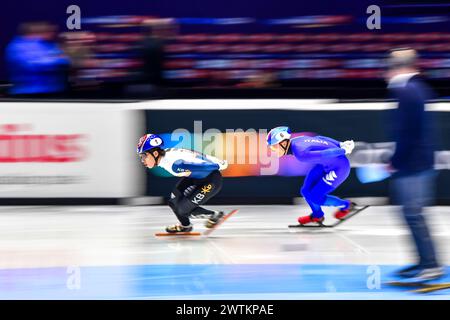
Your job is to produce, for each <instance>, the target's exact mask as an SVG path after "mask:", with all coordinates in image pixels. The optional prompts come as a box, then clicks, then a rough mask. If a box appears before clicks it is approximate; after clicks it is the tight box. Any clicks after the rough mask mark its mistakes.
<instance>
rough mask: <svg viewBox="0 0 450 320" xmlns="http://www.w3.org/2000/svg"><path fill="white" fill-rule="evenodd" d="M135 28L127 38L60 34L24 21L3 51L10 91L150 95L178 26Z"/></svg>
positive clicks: (156, 23) (153, 23) (164, 22)
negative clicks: (168, 43) (139, 92)
mask: <svg viewBox="0 0 450 320" xmlns="http://www.w3.org/2000/svg"><path fill="white" fill-rule="evenodd" d="M133 26H134V27H136V24H134V25H133ZM138 28H139V32H138V33H133V37H132V39H126V37H127V34H120V33H113V36H111V34H109V35H107V34H102V33H94V32H92V31H69V32H58V29H57V27H56V26H55V25H53V24H51V23H48V22H27V23H23V24H21V25H20V26H19V28H18V33H17V35H16V36H15V37H14V38H13V39H12V40H11V41H10V43H9V44H8V45H7V47H6V50H5V58H6V65H7V68H8V70H7V71H8V75H9V82H10V85H11V86H10V88H9V90H8V91H9V92H8V93H9V94H10V95H11V96H15V97H30V98H37V97H49V98H60V97H61V98H62V97H64V98H65V97H69V98H70V97H83V96H85V97H92V96H94V97H95V96H100V97H101V96H102V94H104V95H105V96H108V97H114V96H117V95H122V94H123V93H124V92H125V91H127V90H131V91H133V90H134V91H136V90H137V91H142V92H145V93H151V91H152V90H156V89H157V88H158V87H161V86H163V85H164V77H163V65H164V46H165V43H166V41H169V40H170V38H171V37H173V35H174V34H176V25H175V24H174V23H173V21H172V20H171V19H145V20H142V21H140V22H139V25H138ZM136 35H137V36H136ZM101 37H103V38H106V37H109V39H108V40H109V41H104V40H105V39H99V38H101ZM111 38H114V39H111ZM130 38H131V37H130ZM117 39H120V40H121V41H120V42H118V41H114V40H117ZM124 40H125V41H124ZM130 49H131V50H130ZM125 51H126V53H125Z"/></svg>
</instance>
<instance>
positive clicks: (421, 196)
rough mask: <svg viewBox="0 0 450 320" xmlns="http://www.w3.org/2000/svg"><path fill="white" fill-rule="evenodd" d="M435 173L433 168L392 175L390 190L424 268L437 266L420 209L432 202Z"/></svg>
mask: <svg viewBox="0 0 450 320" xmlns="http://www.w3.org/2000/svg"><path fill="white" fill-rule="evenodd" d="M435 179H436V174H435V172H434V171H433V170H429V171H423V172H419V173H414V174H408V175H402V176H399V177H394V179H392V182H391V187H392V192H393V194H392V195H393V196H394V197H395V198H394V199H395V200H396V203H397V204H400V205H401V206H402V213H403V217H404V219H405V221H406V223H407V224H408V227H409V229H410V231H411V235H412V238H413V240H414V244H415V246H416V249H417V253H418V255H419V261H418V264H419V265H420V266H422V267H424V268H433V267H437V266H438V261H437V259H436V251H435V248H434V244H433V240H432V238H431V235H430V232H429V230H428V227H427V223H426V221H425V218H424V216H423V213H422V210H423V207H424V206H427V205H430V204H432V200H433V198H434V187H435Z"/></svg>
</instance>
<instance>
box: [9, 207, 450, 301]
mask: <svg viewBox="0 0 450 320" xmlns="http://www.w3.org/2000/svg"><path fill="white" fill-rule="evenodd" d="M214 208H222V209H223V210H226V211H229V210H231V209H239V212H238V213H237V214H235V215H234V216H232V217H231V218H230V219H229V220H227V221H226V222H225V223H224V224H222V225H221V226H220V227H219V228H217V229H216V230H215V231H214V232H212V233H211V234H210V235H209V236H208V237H204V236H200V237H171V238H168V237H165V238H156V237H155V236H154V233H156V232H161V231H163V229H164V226H166V225H168V224H173V223H175V222H176V220H175V217H174V215H173V214H172V212H171V211H170V209H169V208H168V207H165V206H20V207H12V206H3V207H0V257H1V258H0V298H1V299H22V298H25V299H449V298H450V289H449V290H443V291H438V292H435V293H433V294H426V295H424V294H417V293H410V292H408V290H407V289H404V288H392V287H390V286H387V285H386V284H385V282H387V281H390V280H393V279H394V278H393V276H392V271H393V270H396V269H397V268H399V267H401V266H403V265H406V264H409V263H412V262H413V261H414V251H413V247H412V244H411V242H410V240H409V233H408V230H407V229H406V228H405V226H404V225H403V222H402V220H401V216H400V214H399V213H398V211H397V210H398V208H396V207H392V206H371V207H369V208H368V209H366V210H365V211H363V212H361V213H360V214H358V215H357V216H355V217H353V218H352V219H350V220H349V221H346V222H345V223H343V224H341V225H340V226H338V227H337V228H332V229H331V228H328V229H324V228H321V229H310V228H308V229H306V228H301V229H288V227H287V226H288V225H289V224H294V223H296V219H297V217H298V216H299V215H300V214H305V213H307V208H306V206H302V205H296V206H293V205H292V206H291V205H285V206H235V207H229V206H216V207H214ZM329 214H330V211H327V215H329ZM427 217H428V222H429V224H430V225H431V228H432V232H433V235H434V238H435V240H436V241H437V246H438V253H439V256H440V258H441V261H442V263H443V264H445V265H446V266H449V265H450V247H449V243H450V207H432V208H429V209H428V210H427ZM193 222H194V224H195V231H204V230H205V228H204V227H203V223H204V220H193ZM328 222H332V218H328ZM447 271H448V273H450V268H449V267H447ZM449 279H450V277H447V279H442V280H441V281H444V282H450V281H449Z"/></svg>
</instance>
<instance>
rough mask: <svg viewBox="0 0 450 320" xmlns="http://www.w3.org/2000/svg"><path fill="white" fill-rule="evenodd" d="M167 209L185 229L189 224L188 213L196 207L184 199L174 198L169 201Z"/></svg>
mask: <svg viewBox="0 0 450 320" xmlns="http://www.w3.org/2000/svg"><path fill="white" fill-rule="evenodd" d="M169 207H170V208H171V209H172V211H173V212H174V213H175V215H176V216H177V218H178V220H179V221H180V223H181V225H183V226H185V227H187V226H189V225H190V224H191V221H190V220H189V213H190V212H191V211H192V210H193V209H194V208H195V207H196V206H195V205H193V204H192V203H191V202H190V201H189V199H187V198H185V197H175V198H172V199H170V200H169Z"/></svg>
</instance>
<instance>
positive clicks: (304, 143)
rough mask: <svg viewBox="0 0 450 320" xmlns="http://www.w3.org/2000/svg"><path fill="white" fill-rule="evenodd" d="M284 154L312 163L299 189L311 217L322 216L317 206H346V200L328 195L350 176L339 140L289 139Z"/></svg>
mask: <svg viewBox="0 0 450 320" xmlns="http://www.w3.org/2000/svg"><path fill="white" fill-rule="evenodd" d="M288 153H289V154H293V155H294V156H295V158H296V159H297V160H298V161H301V162H308V163H312V164H315V165H314V166H313V168H312V169H311V170H310V171H309V173H308V174H307V175H306V178H305V181H304V183H303V187H302V188H301V194H302V195H303V197H304V198H305V200H306V201H307V202H308V204H309V206H310V207H311V210H312V217H313V218H322V217H323V216H324V212H323V211H322V208H321V206H332V207H339V208H341V209H347V208H348V207H349V205H350V201H347V200H343V199H340V198H338V197H335V196H332V195H329V193H331V192H332V191H334V190H335V189H336V188H337V187H338V186H339V185H340V184H341V183H342V182H344V181H345V179H346V178H347V177H348V175H349V173H350V162H349V161H348V159H347V157H346V156H345V150H344V149H342V148H341V147H340V143H339V141H336V140H334V139H331V138H328V137H322V136H315V137H307V136H300V137H296V138H292V139H291V144H290V147H289V150H288Z"/></svg>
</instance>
